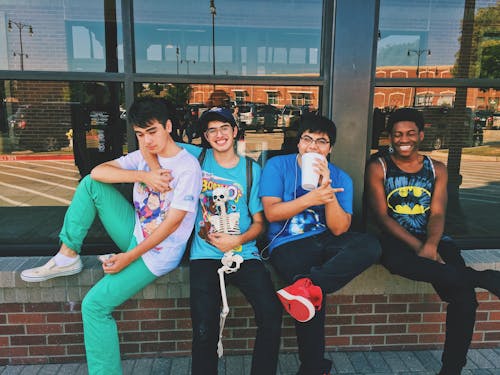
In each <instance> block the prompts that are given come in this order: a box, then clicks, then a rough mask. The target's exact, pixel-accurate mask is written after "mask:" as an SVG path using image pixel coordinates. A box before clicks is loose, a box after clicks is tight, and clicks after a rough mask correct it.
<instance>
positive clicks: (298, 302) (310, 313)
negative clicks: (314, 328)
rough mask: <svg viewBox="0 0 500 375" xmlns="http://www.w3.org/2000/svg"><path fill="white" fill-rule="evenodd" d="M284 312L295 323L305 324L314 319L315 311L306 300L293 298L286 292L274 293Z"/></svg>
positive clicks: (281, 290)
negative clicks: (295, 321)
mask: <svg viewBox="0 0 500 375" xmlns="http://www.w3.org/2000/svg"><path fill="white" fill-rule="evenodd" d="M276 294H277V295H278V298H279V299H280V301H281V304H282V305H283V307H284V308H285V310H286V311H287V312H288V313H289V314H290V315H291V316H292V317H293V318H294V319H295V320H297V321H299V322H302V323H304V322H307V321H309V320H311V319H312V318H313V317H314V314H316V310H315V309H314V305H313V304H312V303H311V301H309V300H308V299H307V298H305V297H302V296H295V295H293V294H290V293H288V292H287V291H286V290H283V289H280V290H278V291H277V292H276Z"/></svg>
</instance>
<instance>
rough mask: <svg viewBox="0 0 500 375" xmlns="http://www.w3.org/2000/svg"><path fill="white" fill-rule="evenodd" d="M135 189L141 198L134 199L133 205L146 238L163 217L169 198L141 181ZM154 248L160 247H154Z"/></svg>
mask: <svg viewBox="0 0 500 375" xmlns="http://www.w3.org/2000/svg"><path fill="white" fill-rule="evenodd" d="M137 190H138V192H139V193H140V195H141V200H140V201H134V207H135V210H136V212H137V214H138V216H139V222H140V224H141V228H142V233H143V235H144V238H147V237H148V236H149V235H151V233H153V232H154V230H155V229H156V228H158V226H159V225H160V224H161V223H162V222H163V220H164V219H165V215H166V213H167V211H168V209H169V207H170V200H168V199H167V193H160V192H158V191H153V190H151V189H150V188H149V187H148V186H147V185H145V184H142V183H141V184H138V189H137ZM156 250H161V249H159V248H156Z"/></svg>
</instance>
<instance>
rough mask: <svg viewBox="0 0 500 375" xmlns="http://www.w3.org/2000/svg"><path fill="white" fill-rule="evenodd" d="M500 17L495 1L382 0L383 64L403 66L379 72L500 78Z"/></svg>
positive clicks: (380, 63)
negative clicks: (499, 20) (496, 60)
mask: <svg viewBox="0 0 500 375" xmlns="http://www.w3.org/2000/svg"><path fill="white" fill-rule="evenodd" d="M402 9H405V11H404V12H402V11H401V10H402ZM499 18H500V3H498V2H493V1H489V0H475V1H470V0H467V1H465V2H464V1H463V0H448V1H439V2H436V1H432V0H424V1H418V2H413V3H408V2H406V1H401V0H381V2H380V22H379V30H380V34H379V41H378V48H377V67H379V68H384V67H399V68H400V71H397V70H394V71H393V72H392V74H393V75H391V76H386V75H384V72H382V71H381V72H377V77H384V78H414V77H418V78H449V77H461V78H499V77H500V68H499V66H498V63H495V56H498V55H499V53H500V26H499V25H498V19H499ZM461 46H462V50H461Z"/></svg>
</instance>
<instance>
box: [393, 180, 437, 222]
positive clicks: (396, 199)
mask: <svg viewBox="0 0 500 375" xmlns="http://www.w3.org/2000/svg"><path fill="white" fill-rule="evenodd" d="M430 203H431V193H430V191H429V190H427V189H424V188H422V187H419V186H404V187H400V188H397V189H394V190H393V191H391V192H390V193H389V195H388V196H387V206H388V207H389V208H390V209H391V210H392V211H393V212H395V213H397V214H401V215H422V214H425V213H426V212H427V211H428V210H429V209H430Z"/></svg>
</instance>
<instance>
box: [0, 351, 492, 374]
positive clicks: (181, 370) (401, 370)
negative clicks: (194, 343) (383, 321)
mask: <svg viewBox="0 0 500 375" xmlns="http://www.w3.org/2000/svg"><path fill="white" fill-rule="evenodd" d="M327 355H328V357H329V358H330V359H331V360H332V361H333V368H332V375H333V374H342V375H361V374H367V375H368V374H370V375H391V374H398V375H435V374H437V372H438V371H439V368H440V363H441V362H440V356H441V351H440V350H422V351H377V352H329V353H327ZM251 360H252V358H251V356H250V355H238V356H227V357H223V358H222V359H221V360H220V361H219V375H245V374H250V363H251ZM190 362H191V359H190V357H173V358H143V359H129V360H124V361H123V374H124V375H188V374H189V373H190V372H189V371H190ZM297 369H298V357H297V354H296V353H293V354H286V353H282V354H281V355H280V358H279V366H278V372H277V375H295V374H296V372H297ZM42 374H43V375H63V374H64V375H66V374H71V375H86V374H87V368H86V365H85V364H84V363H67V364H51V365H26V366H0V375H42ZM462 375H500V347H499V348H495V349H471V350H470V351H469V354H468V361H467V366H466V367H465V369H464V370H463V371H462Z"/></svg>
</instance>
